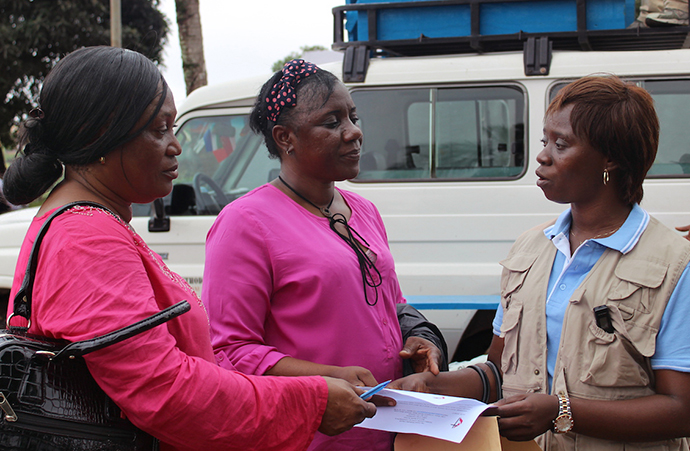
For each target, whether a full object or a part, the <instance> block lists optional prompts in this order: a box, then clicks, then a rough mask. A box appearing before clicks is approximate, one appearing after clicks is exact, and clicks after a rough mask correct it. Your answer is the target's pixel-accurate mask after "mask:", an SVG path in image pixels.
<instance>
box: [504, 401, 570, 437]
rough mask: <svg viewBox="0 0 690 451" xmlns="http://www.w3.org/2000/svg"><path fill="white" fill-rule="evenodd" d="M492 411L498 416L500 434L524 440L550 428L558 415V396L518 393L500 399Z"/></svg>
mask: <svg viewBox="0 0 690 451" xmlns="http://www.w3.org/2000/svg"><path fill="white" fill-rule="evenodd" d="M494 405H495V406H496V408H495V409H492V413H495V414H496V415H498V416H499V420H498V427H499V429H500V431H501V435H503V436H504V437H506V438H507V439H509V440H515V441H524V440H532V439H533V438H535V437H537V436H539V435H541V434H543V433H544V432H546V431H548V430H549V429H551V427H552V426H553V420H554V419H555V418H556V417H557V416H558V397H557V396H554V395H545V394H541V393H531V394H520V395H515V396H511V397H509V398H505V399H501V400H500V401H498V402H497V403H495V404H494Z"/></svg>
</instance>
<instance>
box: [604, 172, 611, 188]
mask: <svg viewBox="0 0 690 451" xmlns="http://www.w3.org/2000/svg"><path fill="white" fill-rule="evenodd" d="M609 178H610V177H609V170H608V169H604V186H606V185H607V184H608V183H609Z"/></svg>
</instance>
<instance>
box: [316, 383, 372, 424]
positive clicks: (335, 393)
mask: <svg viewBox="0 0 690 451" xmlns="http://www.w3.org/2000/svg"><path fill="white" fill-rule="evenodd" d="M324 379H325V380H326V383H327V384H328V404H326V411H325V412H324V414H323V417H322V418H321V425H320V426H319V432H321V433H323V434H326V435H337V434H340V433H343V432H345V431H349V430H350V429H352V427H353V426H354V425H356V424H359V423H361V422H362V421H364V419H365V418H371V417H373V416H374V415H375V414H376V406H375V405H374V404H373V403H370V402H366V401H364V400H363V399H361V398H360V397H359V395H358V394H357V392H356V391H355V387H354V386H353V385H352V384H350V383H349V382H346V381H344V380H342V379H336V378H332V377H324Z"/></svg>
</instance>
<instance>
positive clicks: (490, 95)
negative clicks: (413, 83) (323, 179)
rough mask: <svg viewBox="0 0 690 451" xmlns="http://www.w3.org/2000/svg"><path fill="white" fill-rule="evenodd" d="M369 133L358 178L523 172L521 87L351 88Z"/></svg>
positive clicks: (479, 176)
mask: <svg viewBox="0 0 690 451" xmlns="http://www.w3.org/2000/svg"><path fill="white" fill-rule="evenodd" d="M352 98H353V100H354V102H355V105H357V112H358V115H359V117H360V120H361V127H362V131H363V133H364V143H363V146H362V157H361V160H360V174H359V176H358V178H357V179H356V180H358V181H364V180H391V179H412V180H419V179H446V180H447V179H452V180H463V179H468V180H478V179H479V180H483V179H506V178H515V177H518V176H520V174H522V173H523V171H524V163H525V158H524V110H525V101H524V94H523V93H522V92H521V91H520V90H519V89H517V88H515V87H507V86H487V87H469V88H413V89H381V90H366V91H365V90H361V91H357V90H355V91H353V92H352Z"/></svg>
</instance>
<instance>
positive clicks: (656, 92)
mask: <svg viewBox="0 0 690 451" xmlns="http://www.w3.org/2000/svg"><path fill="white" fill-rule="evenodd" d="M633 82H634V83H636V84H637V85H638V86H641V87H643V88H644V89H646V90H647V92H649V93H650V94H651V95H652V98H653V99H654V107H655V108H656V113H657V115H658V116H659V125H660V129H661V130H660V135H659V149H658V150H657V154H656V159H655V160H654V164H653V165H652V167H651V168H650V170H649V172H648V173H647V177H648V178H667V177H674V178H675V177H690V145H689V144H688V143H690V128H688V126H687V116H688V105H689V104H690V80H633ZM566 84H567V83H558V84H556V85H554V86H553V87H552V89H551V92H550V95H549V98H550V99H553V98H554V97H555V96H556V94H558V91H560V90H561V89H562V88H563V87H564V86H565V85H566Z"/></svg>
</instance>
